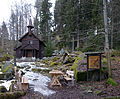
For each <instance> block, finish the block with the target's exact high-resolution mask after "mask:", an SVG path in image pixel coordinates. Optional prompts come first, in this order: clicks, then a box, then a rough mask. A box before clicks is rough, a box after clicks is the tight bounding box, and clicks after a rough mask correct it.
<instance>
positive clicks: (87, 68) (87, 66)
mask: <svg viewBox="0 0 120 99" xmlns="http://www.w3.org/2000/svg"><path fill="white" fill-rule="evenodd" d="M88 68H89V56H88V55H87V81H88Z"/></svg>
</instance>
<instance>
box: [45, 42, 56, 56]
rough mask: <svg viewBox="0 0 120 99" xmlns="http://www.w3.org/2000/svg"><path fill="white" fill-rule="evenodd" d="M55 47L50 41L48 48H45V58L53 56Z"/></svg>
mask: <svg viewBox="0 0 120 99" xmlns="http://www.w3.org/2000/svg"><path fill="white" fill-rule="evenodd" d="M54 49H55V48H54V46H53V44H52V43H51V42H50V41H48V43H47V44H46V47H45V56H47V57H48V56H52V54H53V51H54Z"/></svg>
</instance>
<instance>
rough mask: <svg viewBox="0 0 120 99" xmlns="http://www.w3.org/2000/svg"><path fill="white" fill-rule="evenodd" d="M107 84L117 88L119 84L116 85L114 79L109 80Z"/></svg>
mask: <svg viewBox="0 0 120 99" xmlns="http://www.w3.org/2000/svg"><path fill="white" fill-rule="evenodd" d="M106 83H107V84H110V85H112V86H117V83H116V82H115V81H114V80H113V79H112V78H108V80H107V82H106Z"/></svg>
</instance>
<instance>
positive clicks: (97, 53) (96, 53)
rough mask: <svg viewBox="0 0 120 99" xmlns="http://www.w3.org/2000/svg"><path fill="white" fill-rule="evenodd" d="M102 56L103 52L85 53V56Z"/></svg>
mask: <svg viewBox="0 0 120 99" xmlns="http://www.w3.org/2000/svg"><path fill="white" fill-rule="evenodd" d="M100 54H103V52H85V55H100Z"/></svg>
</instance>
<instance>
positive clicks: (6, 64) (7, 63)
mask: <svg viewBox="0 0 120 99" xmlns="http://www.w3.org/2000/svg"><path fill="white" fill-rule="evenodd" d="M9 65H10V62H9V61H6V63H5V65H4V66H3V68H2V70H4V69H5V68H6V67H7V66H9Z"/></svg>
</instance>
